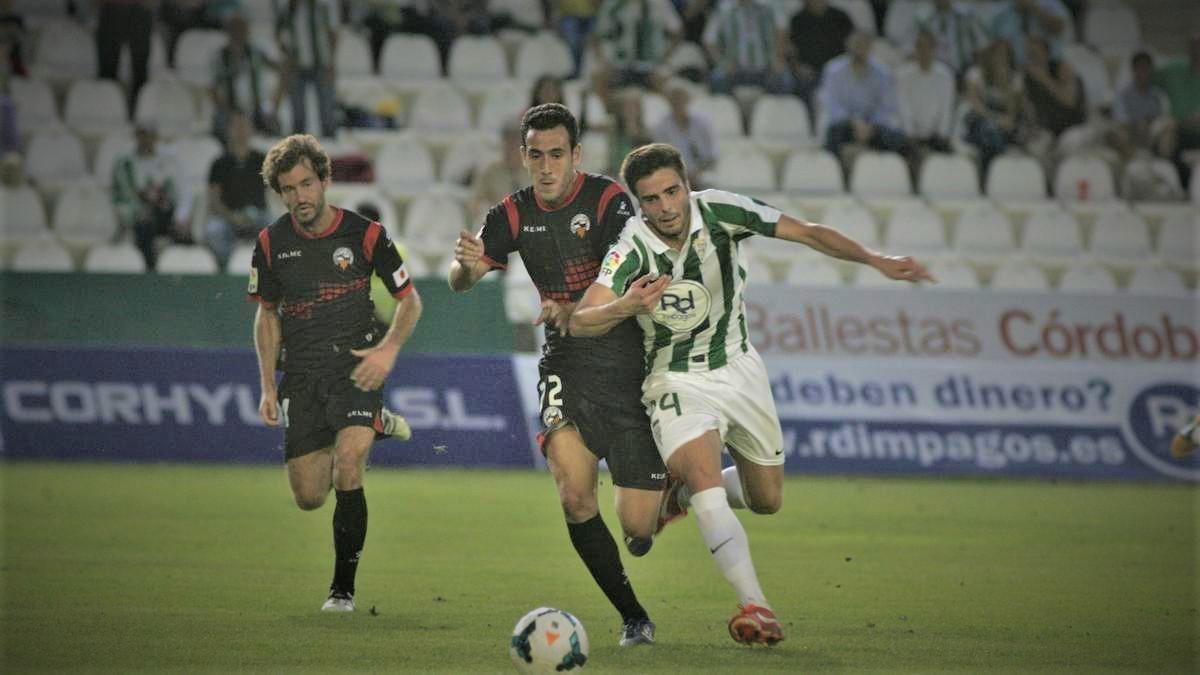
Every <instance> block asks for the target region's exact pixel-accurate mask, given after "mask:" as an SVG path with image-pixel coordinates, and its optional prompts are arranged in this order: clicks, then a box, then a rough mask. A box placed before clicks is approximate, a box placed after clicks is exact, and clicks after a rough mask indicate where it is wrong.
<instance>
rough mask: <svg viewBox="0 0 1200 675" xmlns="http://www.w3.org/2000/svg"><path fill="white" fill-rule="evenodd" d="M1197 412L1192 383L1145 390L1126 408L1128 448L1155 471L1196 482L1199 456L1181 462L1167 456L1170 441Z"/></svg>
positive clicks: (1198, 393)
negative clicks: (1127, 411) (1127, 410)
mask: <svg viewBox="0 0 1200 675" xmlns="http://www.w3.org/2000/svg"><path fill="white" fill-rule="evenodd" d="M1198 412H1200V388H1197V387H1196V386H1195V385H1192V384H1184V383H1176V382H1172V383H1165V384H1156V385H1154V386H1151V387H1147V388H1146V389H1143V390H1142V391H1141V392H1139V393H1138V395H1137V396H1136V397H1134V399H1133V402H1132V403H1130V405H1129V415H1128V417H1127V418H1126V425H1125V433H1126V436H1127V437H1128V438H1127V440H1128V441H1129V447H1131V448H1132V449H1133V451H1134V452H1135V453H1136V454H1137V456H1138V457H1139V458H1140V459H1141V460H1142V461H1143V462H1145V463H1146V464H1147V465H1148V466H1151V467H1153V468H1154V469H1155V470H1156V471H1158V472H1160V473H1163V474H1166V475H1168V476H1172V477H1174V478H1182V479H1185V480H1192V481H1200V456H1198V455H1197V454H1193V455H1192V456H1191V457H1187V458H1185V459H1183V460H1177V459H1174V458H1173V457H1171V450H1170V447H1171V439H1172V438H1173V437H1174V436H1175V434H1176V432H1178V431H1179V430H1180V429H1182V428H1183V427H1184V426H1185V425H1186V424H1187V423H1188V422H1190V421H1191V420H1192V418H1193V417H1194V416H1195V415H1196V414H1197V413H1198Z"/></svg>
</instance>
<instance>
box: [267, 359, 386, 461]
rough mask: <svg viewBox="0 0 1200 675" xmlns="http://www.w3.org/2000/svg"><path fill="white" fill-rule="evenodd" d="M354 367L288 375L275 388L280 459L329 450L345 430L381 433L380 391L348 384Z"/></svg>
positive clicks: (381, 395)
mask: <svg viewBox="0 0 1200 675" xmlns="http://www.w3.org/2000/svg"><path fill="white" fill-rule="evenodd" d="M355 365H357V364H356V363H350V364H349V365H348V366H346V367H344V368H340V369H337V370H329V371H321V372H315V371H304V372H289V373H285V374H284V376H283V382H282V383H280V385H279V406H280V408H281V409H282V411H283V419H284V430H283V455H284V458H285V459H292V458H294V457H300V456H302V455H307V454H309V453H312V452H316V451H317V450H321V449H322V448H328V447H332V446H333V442H334V439H335V438H336V436H337V432H339V431H341V430H342V429H345V428H346V427H353V426H362V427H371V428H373V429H375V431H376V432H377V433H378V432H380V431H382V429H383V422H382V420H381V419H380V416H379V411H380V410H381V409H382V408H383V390H382V389H377V390H375V391H362V390H361V389H359V388H358V387H356V386H354V382H352V381H351V380H350V373H351V372H352V371H353V370H354V366H355Z"/></svg>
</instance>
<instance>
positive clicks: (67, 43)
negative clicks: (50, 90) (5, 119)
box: [29, 18, 99, 87]
mask: <svg viewBox="0 0 1200 675" xmlns="http://www.w3.org/2000/svg"><path fill="white" fill-rule="evenodd" d="M39 34H40V36H41V37H42V39H39V40H38V41H37V46H36V48H35V49H34V52H33V58H32V59H31V60H30V67H29V72H30V74H31V75H32V76H33V77H35V78H38V79H40V80H43V81H45V82H48V83H50V84H51V85H52V86H64V87H65V86H66V85H68V84H70V83H71V82H72V81H74V80H81V79H86V78H89V77H95V76H96V73H97V72H98V69H99V63H98V62H97V52H96V38H95V37H94V36H93V35H92V33H91V31H89V30H87V29H86V28H84V27H83V26H82V25H81V24H79V23H77V22H75V21H71V20H69V19H65V18H60V19H56V20H53V21H50V22H48V23H47V24H46V25H44V26H42V27H41V30H40V31H39ZM51 36H52V37H51Z"/></svg>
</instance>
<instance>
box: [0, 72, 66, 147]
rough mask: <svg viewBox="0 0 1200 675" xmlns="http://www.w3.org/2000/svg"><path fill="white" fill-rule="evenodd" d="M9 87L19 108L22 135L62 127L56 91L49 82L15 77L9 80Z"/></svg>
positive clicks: (18, 117) (19, 125)
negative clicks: (55, 99)
mask: <svg viewBox="0 0 1200 675" xmlns="http://www.w3.org/2000/svg"><path fill="white" fill-rule="evenodd" d="M9 86H10V87H11V93H12V98H13V103H15V104H16V108H17V130H18V131H19V132H20V133H21V134H26V135H27V134H32V133H36V132H38V131H41V130H43V129H56V128H59V127H60V126H61V125H62V120H60V119H59V116H58V105H57V104H56V103H55V102H54V90H53V88H51V86H50V83H49V82H47V81H45V80H40V79H37V78H32V77H14V78H12V79H11V80H9Z"/></svg>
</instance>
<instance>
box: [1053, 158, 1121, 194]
mask: <svg viewBox="0 0 1200 675" xmlns="http://www.w3.org/2000/svg"><path fill="white" fill-rule="evenodd" d="M1054 196H1055V197H1057V198H1058V199H1060V200H1062V201H1064V202H1075V201H1079V202H1102V201H1108V200H1112V199H1114V198H1115V197H1116V196H1117V190H1116V186H1115V185H1114V181H1113V175H1112V169H1110V168H1109V167H1108V163H1106V162H1105V161H1104V160H1102V159H1100V158H1099V157H1078V156H1077V157H1068V158H1066V159H1064V160H1063V161H1062V163H1061V164H1059V165H1058V171H1057V172H1056V173H1055V175H1054Z"/></svg>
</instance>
